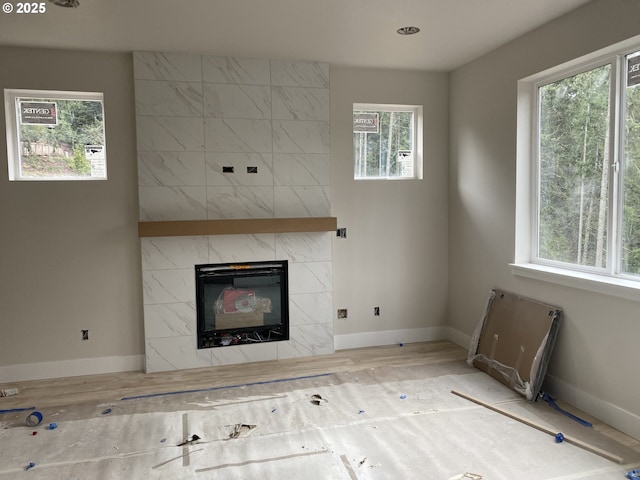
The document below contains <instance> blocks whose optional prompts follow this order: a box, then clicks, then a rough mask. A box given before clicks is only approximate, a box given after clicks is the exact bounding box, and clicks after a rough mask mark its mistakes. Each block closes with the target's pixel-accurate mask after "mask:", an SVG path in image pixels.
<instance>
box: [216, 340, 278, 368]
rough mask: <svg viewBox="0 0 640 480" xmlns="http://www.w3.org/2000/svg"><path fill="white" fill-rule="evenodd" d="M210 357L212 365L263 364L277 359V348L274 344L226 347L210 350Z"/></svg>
mask: <svg viewBox="0 0 640 480" xmlns="http://www.w3.org/2000/svg"><path fill="white" fill-rule="evenodd" d="M211 356H212V363H213V365H230V364H235V363H250V362H264V361H267V360H277V359H278V347H277V344H276V343H275V342H270V343H255V344H251V345H230V346H228V347H219V348H212V349H211Z"/></svg>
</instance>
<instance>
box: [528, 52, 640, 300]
mask: <svg viewBox="0 0 640 480" xmlns="http://www.w3.org/2000/svg"><path fill="white" fill-rule="evenodd" d="M518 92H519V104H518V114H519V117H518V170H519V172H518V184H517V189H518V197H517V198H518V201H517V203H518V205H517V217H518V218H517V221H516V225H517V227H516V228H517V230H518V231H517V232H516V265H517V264H518V263H527V262H530V263H533V264H537V265H541V266H549V267H551V268H554V269H560V270H566V271H573V272H582V273H584V274H586V275H591V274H593V275H604V276H605V277H609V278H613V279H618V280H622V281H628V280H630V281H636V282H637V281H640V42H639V41H638V40H637V39H636V40H635V46H630V44H629V43H628V42H627V44H626V45H621V46H618V47H615V48H611V49H608V51H606V52H598V53H597V54H593V55H591V56H589V57H587V58H585V59H582V60H579V61H575V62H571V63H570V64H567V65H565V66H561V67H557V68H555V69H552V70H550V71H548V72H543V73H541V74H539V75H534V76H533V77H530V78H528V79H525V80H522V81H521V82H520V83H519V87H518ZM523 172H525V173H524V174H523ZM527 178H528V180H529V182H530V183H529V184H527V182H526V179H527ZM523 219H524V221H523ZM527 235H529V238H526V236H527ZM577 274H578V275H579V273H577ZM636 294H637V293H636Z"/></svg>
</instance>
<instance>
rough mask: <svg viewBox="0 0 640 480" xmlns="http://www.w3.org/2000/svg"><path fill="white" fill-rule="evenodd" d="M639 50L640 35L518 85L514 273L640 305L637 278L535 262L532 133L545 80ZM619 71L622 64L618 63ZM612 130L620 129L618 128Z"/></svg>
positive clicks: (512, 269) (535, 177)
mask: <svg viewBox="0 0 640 480" xmlns="http://www.w3.org/2000/svg"><path fill="white" fill-rule="evenodd" d="M638 49H640V35H639V36H636V37H632V38H630V39H628V40H625V41H623V42H620V43H617V44H616V45H613V46H610V47H607V48H604V49H602V50H599V51H597V52H594V53H591V54H588V55H585V56H583V57H580V58H578V59H576V60H573V61H570V62H567V63H564V64H562V65H559V66H557V67H553V68H551V69H548V70H546V71H544V72H541V73H538V74H535V75H532V76H529V77H527V78H523V79H521V80H520V81H518V86H517V147H516V219H515V220H516V221H515V255H514V261H513V263H510V264H509V265H510V267H511V272H512V274H513V275H517V276H522V277H526V278H531V279H535V280H540V281H544V282H549V283H553V284H559V285H564V286H567V287H572V288H578V289H582V290H587V291H592V292H597V293H601V294H605V295H610V296H614V297H619V298H624V299H629V300H635V301H638V302H640V281H638V280H635V277H633V278H634V279H633V280H632V279H628V278H625V277H624V276H612V275H609V274H608V273H606V274H605V273H603V274H599V273H596V272H595V271H593V270H592V271H581V270H580V269H579V268H580V267H579V266H574V265H572V266H571V268H562V267H561V266H559V265H553V264H545V263H544V262H538V261H536V260H535V259H534V256H533V246H534V245H535V244H536V243H535V242H536V241H537V240H536V237H535V235H536V232H535V227H534V220H535V218H536V216H537V212H536V209H537V204H536V202H537V198H536V189H537V185H536V182H537V172H536V145H534V144H533V143H534V142H533V141H532V140H533V139H532V135H531V132H532V131H533V130H532V129H533V126H534V124H535V122H537V111H536V109H537V98H536V92H537V88H535V86H536V85H539V84H541V83H544V82H545V79H548V78H549V77H553V76H555V75H557V74H558V73H559V72H565V73H566V74H567V75H570V73H569V72H571V70H572V69H574V71H575V73H579V72H580V71H584V70H588V69H589V68H594V67H596V66H598V65H603V64H606V63H610V62H609V61H607V60H606V59H607V57H610V56H612V55H622V54H625V53H630V52H631V51H633V50H638ZM613 68H618V66H616V65H615V64H614V65H613ZM611 128H615V126H613V125H612V126H611ZM611 143H612V146H611V148H612V149H614V148H615V149H617V148H619V145H617V144H616V142H611ZM612 158H614V157H612ZM618 193H619V192H618ZM616 201H619V198H616ZM610 208H611V206H610ZM611 217H612V215H609V222H610V226H611V225H612V222H615V221H616V219H614V218H611ZM609 231H610V232H611V231H615V230H609ZM616 248H619V246H618V247H616ZM609 253H610V249H609Z"/></svg>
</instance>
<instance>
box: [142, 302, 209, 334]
mask: <svg viewBox="0 0 640 480" xmlns="http://www.w3.org/2000/svg"><path fill="white" fill-rule="evenodd" d="M196 332H197V324H196V305H195V301H193V302H183V303H164V304H162V305H145V306H144V336H145V338H147V339H151V338H167V337H181V336H194V335H196Z"/></svg>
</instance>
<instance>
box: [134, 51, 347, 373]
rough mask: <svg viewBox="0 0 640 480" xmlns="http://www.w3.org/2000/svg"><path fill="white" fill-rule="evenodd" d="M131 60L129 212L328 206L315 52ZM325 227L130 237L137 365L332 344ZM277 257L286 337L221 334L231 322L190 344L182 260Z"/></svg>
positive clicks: (205, 215)
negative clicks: (136, 251) (303, 57)
mask: <svg viewBox="0 0 640 480" xmlns="http://www.w3.org/2000/svg"><path fill="white" fill-rule="evenodd" d="M133 61H134V76H135V97H136V128H137V149H138V192H139V218H140V221H141V222H166V221H203V220H226V219H245V220H249V221H250V220H252V219H255V220H259V221H263V220H265V219H270V218H273V219H278V218H316V217H329V216H330V215H331V180H330V177H331V175H330V172H331V160H330V152H331V145H330V138H331V135H330V115H329V65H328V64H325V63H317V62H299V61H284V60H269V59H244V58H236V57H218V56H206V55H197V54H177V53H163V52H134V55H133ZM332 236H333V235H332V232H327V231H324V232H317V231H310V232H292V233H280V232H278V233H257V232H256V233H242V234H215V235H212V234H198V235H195V234H193V235H185V236H179V235H176V236H158V237H143V238H141V250H142V271H143V299H144V328H145V352H146V370H147V372H155V371H166V370H179V369H185V368H196V367H206V366H212V365H223V364H230V363H246V362H255V361H261V360H274V359H282V358H295V357H302V356H308V355H318V354H325V353H332V352H333V351H334V344H333V273H332V253H331V241H332ZM282 260H284V261H286V262H287V264H288V286H289V289H288V290H289V291H288V300H287V302H285V303H286V308H287V309H288V313H289V327H288V330H289V339H288V340H283V341H277V342H274V341H270V342H250V343H241V342H239V343H233V336H234V335H241V336H242V333H237V334H235V333H234V335H231V337H232V340H231V342H232V343H230V344H229V345H226V346H224V348H198V346H200V345H201V343H199V342H201V340H199V338H198V331H197V330H198V328H197V327H198V308H197V306H196V305H197V303H196V300H197V291H196V290H197V287H196V281H195V279H194V266H195V265H212V264H235V263H245V262H274V261H282ZM255 287H256V288H255V289H254V290H256V292H257V290H258V288H257V286H255ZM223 301H224V299H223ZM274 304H275V301H274V299H272V308H273V305H274ZM231 313H233V312H231ZM245 313H247V312H245ZM264 318H265V322H266V321H267V316H266V312H265V317H264ZM258 335H259V336H260V337H263V333H262V332H260V331H259V332H258ZM266 335H267V336H268V333H267V334H266ZM214 338H215V337H214ZM254 338H255V336H254ZM226 341H227V340H225V342H226ZM213 343H215V340H214V341H213Z"/></svg>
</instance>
